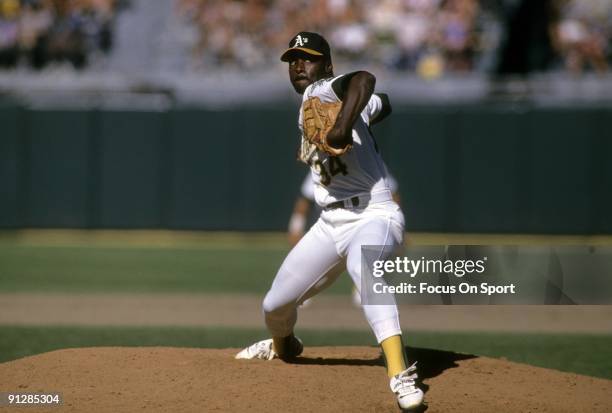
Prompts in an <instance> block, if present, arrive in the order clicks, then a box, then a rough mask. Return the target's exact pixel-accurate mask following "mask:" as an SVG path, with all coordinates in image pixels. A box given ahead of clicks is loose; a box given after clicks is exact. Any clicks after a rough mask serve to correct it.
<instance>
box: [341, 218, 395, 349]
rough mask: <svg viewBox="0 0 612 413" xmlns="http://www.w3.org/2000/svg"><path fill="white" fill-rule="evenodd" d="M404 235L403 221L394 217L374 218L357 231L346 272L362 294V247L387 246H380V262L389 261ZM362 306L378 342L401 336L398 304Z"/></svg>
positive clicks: (352, 239) (350, 247)
mask: <svg viewBox="0 0 612 413" xmlns="http://www.w3.org/2000/svg"><path fill="white" fill-rule="evenodd" d="M403 232H404V228H403V221H401V222H398V220H395V219H393V216H392V215H390V216H389V217H384V216H375V217H372V218H370V219H368V220H367V221H365V222H364V223H363V224H362V225H360V226H359V227H358V228H357V229H356V230H355V234H353V235H352V237H351V240H350V242H349V244H348V248H347V270H348V272H349V274H350V276H351V278H352V279H353V282H354V283H355V287H356V288H357V289H358V291H359V292H360V293H361V285H362V284H361V272H362V268H361V246H362V245H368V246H374V245H379V246H385V247H381V251H380V259H386V258H388V257H389V256H391V255H392V254H393V252H394V250H396V248H397V246H399V245H401V243H402V242H403ZM362 307H363V312H364V314H365V317H366V319H367V320H368V323H369V324H370V327H371V328H372V331H373V332H374V334H375V335H376V340H377V341H378V343H381V342H382V341H383V340H385V339H386V338H388V337H391V336H394V335H398V334H401V333H402V331H401V328H400V323H399V315H398V312H397V306H396V305H395V304H392V305H363V306H362Z"/></svg>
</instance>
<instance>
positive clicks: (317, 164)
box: [313, 156, 348, 186]
mask: <svg viewBox="0 0 612 413" xmlns="http://www.w3.org/2000/svg"><path fill="white" fill-rule="evenodd" d="M327 159H328V162H327V163H328V165H327V167H326V166H325V164H324V163H323V162H322V161H321V160H320V159H317V160H316V161H314V163H313V165H314V168H315V170H316V171H317V172H318V173H319V175H320V176H321V185H324V186H327V185H329V184H330V183H331V180H332V177H333V176H336V175H338V174H340V173H341V174H342V175H347V174H348V170H347V168H346V164H345V163H344V162H342V161H341V160H340V157H337V156H330V157H329V158H327Z"/></svg>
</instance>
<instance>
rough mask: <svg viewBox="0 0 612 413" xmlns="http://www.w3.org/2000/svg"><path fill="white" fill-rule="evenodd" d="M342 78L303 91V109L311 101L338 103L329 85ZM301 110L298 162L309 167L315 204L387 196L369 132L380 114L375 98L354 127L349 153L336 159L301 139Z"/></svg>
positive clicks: (382, 168)
mask: <svg viewBox="0 0 612 413" xmlns="http://www.w3.org/2000/svg"><path fill="white" fill-rule="evenodd" d="M342 76H344V75H341V76H337V77H335V78H328V79H321V80H318V81H316V82H314V83H313V84H311V85H309V86H308V87H307V88H306V90H305V91H304V95H303V98H302V108H303V105H304V102H305V101H306V100H308V99H310V98H314V97H318V98H319V99H320V100H321V102H324V103H333V102H339V101H340V99H339V98H338V96H337V95H336V93H335V92H334V89H333V88H332V83H333V82H334V81H335V80H337V79H339V78H340V77H342ZM302 108H300V117H299V127H300V131H301V132H302V146H301V152H300V159H301V160H302V161H304V162H306V163H308V164H309V165H310V167H311V174H312V179H313V181H314V183H315V190H314V195H315V201H316V202H317V204H319V205H320V206H321V207H325V206H327V205H329V204H330V203H332V202H336V201H341V200H345V199H350V198H352V197H355V196H374V195H375V194H379V193H382V192H385V191H386V192H388V193H389V194H390V186H389V182H388V179H387V170H386V167H385V164H384V162H383V160H382V157H381V156H380V153H379V152H378V148H377V146H376V142H375V141H374V137H373V136H372V133H371V131H370V128H369V125H370V121H371V120H373V119H374V118H375V117H376V116H377V115H378V114H379V113H380V111H381V110H382V101H381V100H380V98H379V97H378V96H376V95H372V97H371V98H370V101H369V102H368V104H367V105H366V107H365V108H364V110H363V111H362V112H361V116H360V117H359V118H358V119H357V120H356V121H355V124H354V125H353V147H352V149H350V150H349V151H348V152H346V153H345V154H343V155H341V156H338V157H332V156H329V155H328V154H327V153H325V152H321V151H318V150H315V148H313V145H311V144H310V143H308V141H307V140H306V139H305V138H304V129H303V123H302V122H303V110H302Z"/></svg>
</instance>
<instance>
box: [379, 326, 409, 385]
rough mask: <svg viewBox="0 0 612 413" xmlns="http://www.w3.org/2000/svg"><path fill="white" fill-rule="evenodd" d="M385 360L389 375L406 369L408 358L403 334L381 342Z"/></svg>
mask: <svg viewBox="0 0 612 413" xmlns="http://www.w3.org/2000/svg"><path fill="white" fill-rule="evenodd" d="M380 346H381V347H382V351H383V354H384V355H385V360H386V361H387V375H388V376H389V377H390V378H391V377H393V376H395V375H396V374H399V373H401V372H402V371H404V370H406V358H405V356H404V345H403V344H402V336H399V335H398V336H391V337H389V338H386V339H384V340H383V341H382V343H380Z"/></svg>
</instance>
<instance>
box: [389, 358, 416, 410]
mask: <svg viewBox="0 0 612 413" xmlns="http://www.w3.org/2000/svg"><path fill="white" fill-rule="evenodd" d="M416 378H417V374H416V363H414V364H413V365H412V366H410V367H408V368H407V369H406V370H404V371H402V372H401V373H399V374H397V375H395V376H393V377H391V381H390V383H389V386H390V387H391V391H392V392H393V393H395V394H396V395H397V404H398V405H399V407H400V409H402V410H410V409H414V408H415V407H419V406H420V405H421V403H423V391H422V390H421V389H419V388H418V387H417V386H416V383H415V380H416Z"/></svg>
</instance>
